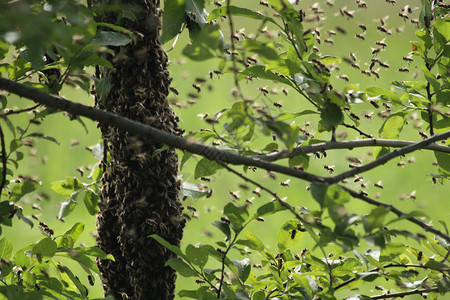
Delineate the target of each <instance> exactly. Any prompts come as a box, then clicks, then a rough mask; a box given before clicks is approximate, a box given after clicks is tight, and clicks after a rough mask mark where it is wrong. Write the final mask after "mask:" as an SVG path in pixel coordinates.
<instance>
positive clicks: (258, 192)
mask: <svg viewBox="0 0 450 300" xmlns="http://www.w3.org/2000/svg"><path fill="white" fill-rule="evenodd" d="M252 194H255V195H256V196H258V197H259V198H261V192H260V191H259V188H257V189H254V190H253V191H252Z"/></svg>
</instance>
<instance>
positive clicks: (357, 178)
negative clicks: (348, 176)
mask: <svg viewBox="0 0 450 300" xmlns="http://www.w3.org/2000/svg"><path fill="white" fill-rule="evenodd" d="M361 180H363V177H362V176H358V175H355V179H354V180H353V182H358V181H361Z"/></svg>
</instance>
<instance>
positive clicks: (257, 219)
mask: <svg viewBox="0 0 450 300" xmlns="http://www.w3.org/2000/svg"><path fill="white" fill-rule="evenodd" d="M255 220H256V221H259V222H264V218H263V217H257V218H256V219H255Z"/></svg>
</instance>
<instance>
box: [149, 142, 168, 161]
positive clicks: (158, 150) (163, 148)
mask: <svg viewBox="0 0 450 300" xmlns="http://www.w3.org/2000/svg"><path fill="white" fill-rule="evenodd" d="M169 148H170V146H167V145H164V146H162V147H161V148H159V149H156V150H155V151H153V153H152V158H154V157H155V156H156V155H158V154H159V153H161V152H163V151H165V150H167V149H169Z"/></svg>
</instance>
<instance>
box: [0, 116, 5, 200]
mask: <svg viewBox="0 0 450 300" xmlns="http://www.w3.org/2000/svg"><path fill="white" fill-rule="evenodd" d="M0 141H1V147H2V181H1V183H0V198H1V197H2V191H3V188H4V187H5V183H6V148H5V135H4V134H3V128H2V126H1V125H0Z"/></svg>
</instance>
